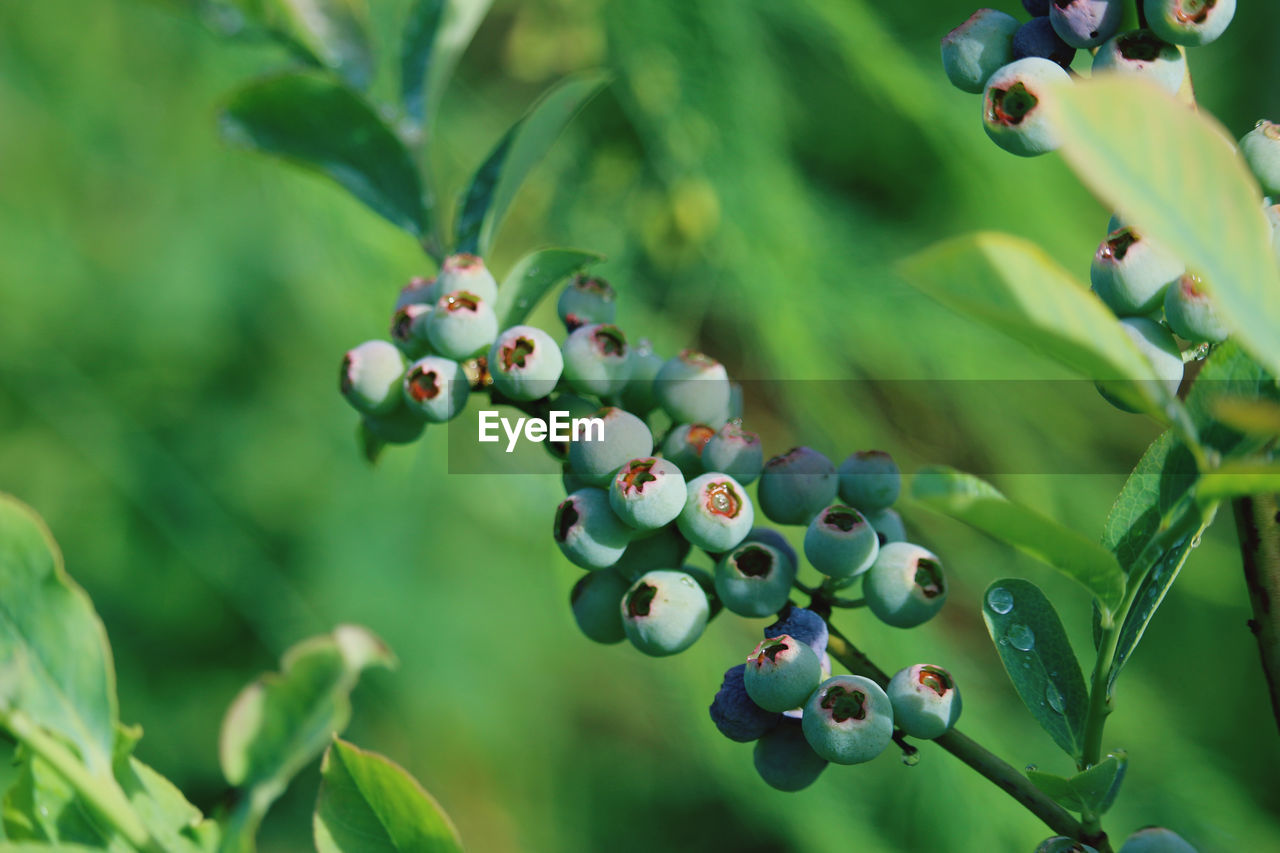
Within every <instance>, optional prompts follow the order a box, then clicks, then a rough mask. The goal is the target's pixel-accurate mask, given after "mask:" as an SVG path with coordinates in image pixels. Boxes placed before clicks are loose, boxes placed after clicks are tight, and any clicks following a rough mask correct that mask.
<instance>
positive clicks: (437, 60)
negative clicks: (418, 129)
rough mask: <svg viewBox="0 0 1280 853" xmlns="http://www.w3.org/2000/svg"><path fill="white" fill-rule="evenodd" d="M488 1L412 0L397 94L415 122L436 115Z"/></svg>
mask: <svg viewBox="0 0 1280 853" xmlns="http://www.w3.org/2000/svg"><path fill="white" fill-rule="evenodd" d="M491 5H493V0H414V2H413V5H412V6H411V7H410V9H409V17H408V19H407V20H406V21H405V27H404V43H403V45H402V46H401V49H400V98H401V101H402V102H403V103H404V108H405V112H406V113H407V114H408V116H409V119H410V120H411V121H412V122H413V123H414V124H415V125H418V126H422V125H425V124H426V123H428V122H429V121H433V120H434V119H435V115H436V111H437V110H438V109H439V106H440V99H441V97H443V95H444V90H445V87H446V86H447V85H448V83H449V78H450V77H452V76H453V70H454V68H456V67H457V65H458V60H459V59H461V58H462V54H463V52H464V51H465V50H466V49H467V45H468V44H470V43H471V39H472V37H474V36H475V34H476V30H477V29H478V28H479V26H480V22H481V21H483V20H484V16H485V14H487V13H488V11H489V7H490V6H491Z"/></svg>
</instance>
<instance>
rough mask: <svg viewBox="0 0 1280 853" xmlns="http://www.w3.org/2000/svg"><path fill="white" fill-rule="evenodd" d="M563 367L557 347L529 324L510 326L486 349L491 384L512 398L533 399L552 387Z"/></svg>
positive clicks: (553, 388) (543, 395) (543, 333)
mask: <svg viewBox="0 0 1280 853" xmlns="http://www.w3.org/2000/svg"><path fill="white" fill-rule="evenodd" d="M563 370H564V359H563V358H562V357H561V355H560V347H558V346H556V342H555V341H553V340H552V339H551V336H550V335H548V334H547V333H546V332H544V331H542V330H541V329H538V328H535V327H533V326H512V327H511V328H510V329H507V330H506V331H505V332H503V333H502V334H501V335H499V336H498V339H497V340H496V341H494V342H493V346H492V347H491V348H490V349H489V373H490V375H492V376H493V384H494V386H495V387H496V388H497V389H498V391H500V392H501V393H502V394H503V395H505V396H506V397H508V398H509V399H512V400H537V399H538V398H540V397H545V396H547V395H548V394H550V393H551V392H552V391H554V390H555V387H556V383H557V382H559V381H560V373H561V371H563Z"/></svg>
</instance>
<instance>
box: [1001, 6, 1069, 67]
mask: <svg viewBox="0 0 1280 853" xmlns="http://www.w3.org/2000/svg"><path fill="white" fill-rule="evenodd" d="M1045 5H1046V6H1047V5H1048V4H1047V3H1046V4H1045ZM1047 14H1048V13H1047V12H1046V15H1047ZM1028 56H1038V57H1040V58H1041V59H1048V60H1050V61H1052V62H1056V63H1058V64H1059V65H1061V66H1062V67H1063V68H1070V67H1071V60H1073V59H1075V58H1076V49H1075V48H1074V47H1072V46H1071V45H1069V44H1067V43H1066V42H1065V41H1063V40H1062V36H1060V35H1058V31H1057V30H1055V29H1054V28H1053V24H1052V23H1050V22H1049V19H1048V18H1047V17H1043V18H1032V19H1031V20H1030V21H1027V22H1026V23H1025V24H1023V25H1022V26H1020V27H1018V31H1017V32H1015V33H1014V34H1013V58H1014V59H1025V58H1027V57H1028Z"/></svg>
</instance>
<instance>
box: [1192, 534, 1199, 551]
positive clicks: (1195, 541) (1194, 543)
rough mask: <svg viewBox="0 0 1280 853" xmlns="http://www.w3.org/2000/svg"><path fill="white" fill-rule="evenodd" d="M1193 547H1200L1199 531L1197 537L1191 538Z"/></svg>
mask: <svg viewBox="0 0 1280 853" xmlns="http://www.w3.org/2000/svg"><path fill="white" fill-rule="evenodd" d="M1191 547H1192V548H1199V547H1200V534H1199V533H1197V534H1196V536H1195V538H1194V539H1192V540H1191Z"/></svg>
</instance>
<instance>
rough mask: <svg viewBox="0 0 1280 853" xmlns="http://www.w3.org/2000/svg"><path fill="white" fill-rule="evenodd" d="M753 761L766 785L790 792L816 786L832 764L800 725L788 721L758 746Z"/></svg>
mask: <svg viewBox="0 0 1280 853" xmlns="http://www.w3.org/2000/svg"><path fill="white" fill-rule="evenodd" d="M752 759H753V761H754V763H755V767H756V772H757V773H759V774H760V778H761V779H763V780H764V782H765V784H766V785H768V786H769V787H770V788H776V789H777V790H779V791H787V792H794V791H801V790H804V789H805V788H807V787H809V786H810V785H812V784H813V783H814V782H816V781H817V779H818V776H819V775H821V774H822V771H823V770H826V769H827V763H828V762H827V760H826V759H825V758H822V757H820V756H819V755H818V753H816V752H814V751H813V747H811V746H809V741H807V740H805V737H804V730H803V728H802V727H801V725H800V721H799V720H792V719H788V718H786V717H784V718H783V719H782V722H780V723H779V724H778V725H777V726H775V727H774V728H773V730H772V731H770V732H769V733H768V734H766V735H765V736H764V737H762V738H760V740H759V741H757V742H756V747H755V752H754V754H753V756H752Z"/></svg>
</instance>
